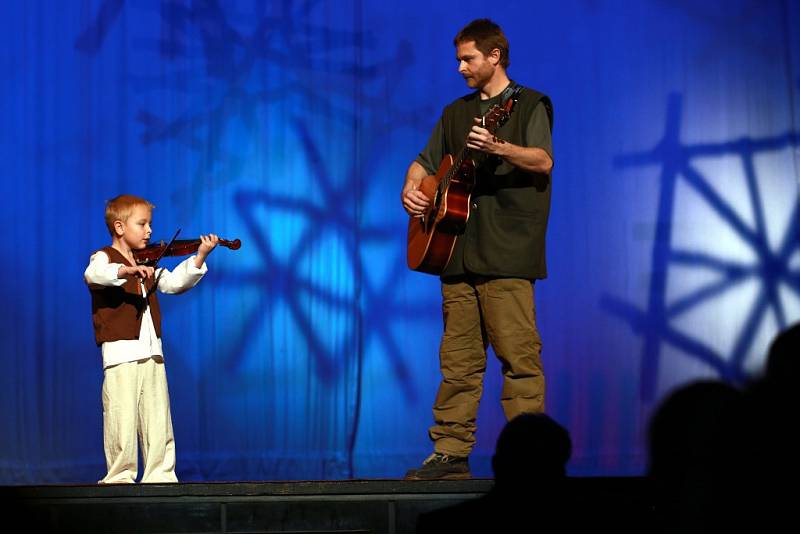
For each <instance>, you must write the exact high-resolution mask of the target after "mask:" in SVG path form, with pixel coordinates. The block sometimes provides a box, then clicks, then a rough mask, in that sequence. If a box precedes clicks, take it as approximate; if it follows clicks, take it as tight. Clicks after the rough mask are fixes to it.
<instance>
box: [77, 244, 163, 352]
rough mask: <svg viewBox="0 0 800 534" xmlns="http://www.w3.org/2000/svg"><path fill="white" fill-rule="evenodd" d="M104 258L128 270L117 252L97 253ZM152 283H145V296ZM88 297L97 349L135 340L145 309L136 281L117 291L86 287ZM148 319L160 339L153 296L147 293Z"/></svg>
mask: <svg viewBox="0 0 800 534" xmlns="http://www.w3.org/2000/svg"><path fill="white" fill-rule="evenodd" d="M100 251H102V252H105V253H106V254H107V255H108V259H109V262H110V263H122V264H123V265H128V266H130V265H131V263H130V262H129V261H128V260H127V259H125V256H123V255H122V254H121V253H120V252H119V251H118V250H117V249H115V248H113V247H105V248H103V249H100ZM152 287H153V279H152V278H150V279H149V280H147V281H146V282H145V288H146V290H147V291H148V292H150V291H151V290H152ZM89 292H90V293H91V294H92V322H93V323H94V339H95V342H96V343H97V346H98V347H99V346H100V345H101V344H103V343H105V342H107V341H119V340H121V339H139V332H140V331H141V328H142V315H143V314H144V310H145V308H146V307H147V302H145V300H144V297H143V296H142V293H141V288H140V286H139V279H138V278H130V279H128V280H127V281H126V282H125V284H123V285H122V286H118V287H109V286H89ZM148 300H149V301H150V315H151V316H152V317H153V324H154V325H155V328H156V335H157V336H158V337H159V338H160V337H161V309H160V308H159V306H158V297H157V295H156V292H155V291H153V292H152V293H150V297H149V299H148Z"/></svg>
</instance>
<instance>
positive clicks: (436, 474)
mask: <svg viewBox="0 0 800 534" xmlns="http://www.w3.org/2000/svg"><path fill="white" fill-rule="evenodd" d="M405 478H406V480H462V479H466V478H472V473H470V472H469V461H468V460H467V458H466V457H463V456H450V455H449V454H442V453H440V452H434V453H433V454H431V455H430V456H428V458H427V459H426V460H425V461H424V462H422V467H420V468H419V469H409V470H408V472H407V473H406V476H405Z"/></svg>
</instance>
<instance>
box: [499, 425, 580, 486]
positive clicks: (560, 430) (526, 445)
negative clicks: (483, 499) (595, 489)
mask: <svg viewBox="0 0 800 534" xmlns="http://www.w3.org/2000/svg"><path fill="white" fill-rule="evenodd" d="M571 454H572V442H571V440H570V438H569V433H568V432H567V431H566V429H564V427H562V426H561V425H559V424H558V423H557V422H555V421H554V420H553V419H552V418H550V417H549V416H547V415H545V414H543V413H525V414H521V415H518V416H517V417H515V418H514V419H512V420H511V421H509V422H508V424H506V426H505V427H504V428H503V430H502V432H500V436H499V438H498V439H497V447H496V449H495V454H494V456H493V457H492V468H493V469H494V476H495V483H496V484H497V485H498V487H500V486H504V485H518V484H525V483H527V484H530V482H531V481H537V484H536V485H537V486H541V485H540V484H539V482H542V481H546V480H555V479H560V478H563V477H565V476H566V464H567V462H568V461H569V458H570V455H571Z"/></svg>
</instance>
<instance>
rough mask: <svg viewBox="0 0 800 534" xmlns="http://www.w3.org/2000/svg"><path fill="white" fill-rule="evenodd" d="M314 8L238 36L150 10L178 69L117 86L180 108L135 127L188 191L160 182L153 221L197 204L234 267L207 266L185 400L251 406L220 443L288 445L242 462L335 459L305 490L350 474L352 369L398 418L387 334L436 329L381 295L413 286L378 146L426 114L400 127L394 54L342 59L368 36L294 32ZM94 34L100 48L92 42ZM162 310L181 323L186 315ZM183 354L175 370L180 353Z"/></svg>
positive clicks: (409, 391)
mask: <svg viewBox="0 0 800 534" xmlns="http://www.w3.org/2000/svg"><path fill="white" fill-rule="evenodd" d="M314 5H315V3H313V2H312V3H298V4H295V3H292V2H284V3H283V4H281V6H280V9H277V8H276V10H277V11H280V12H281V13H283V14H284V15H283V16H280V17H275V16H271V15H266V14H264V15H263V16H259V17H256V18H255V22H252V23H250V24H246V25H245V26H248V27H252V28H255V29H254V30H253V31H252V32H250V33H247V34H245V33H244V32H242V31H241V30H238V29H236V28H235V27H234V26H233V25H232V24H230V23H229V19H231V18H232V17H233V16H232V15H230V13H226V12H225V11H224V10H223V9H222V8H221V4H220V3H218V2H215V1H210V0H206V1H199V2H191V3H187V2H178V1H165V2H162V3H161V4H160V10H159V12H158V17H159V20H160V21H161V26H162V27H161V32H160V35H161V37H160V40H159V46H158V47H157V48H158V54H159V58H160V59H161V61H163V62H164V63H167V64H169V63H171V62H175V63H176V64H179V65H182V66H183V68H185V70H180V68H175V69H172V70H168V71H167V73H168V81H169V83H167V84H164V80H163V78H162V79H161V80H156V79H152V78H148V77H144V76H139V77H136V78H132V79H131V81H130V83H131V84H132V86H133V88H134V89H135V90H136V91H137V94H138V92H141V93H142V94H145V95H147V94H151V93H152V92H153V91H154V90H155V91H161V92H164V93H165V94H167V95H171V98H175V97H176V95H177V98H178V100H179V101H181V102H183V103H184V105H183V106H182V108H183V109H185V111H182V112H180V113H178V114H177V116H166V117H160V116H159V114H158V113H156V112H153V111H148V110H146V109H145V108H141V109H140V111H139V113H138V120H139V122H140V123H141V124H142V125H143V126H144V128H143V130H142V132H141V141H142V144H143V145H144V146H145V147H153V148H158V147H159V146H166V147H170V149H169V150H168V152H169V153H170V154H171V155H172V156H174V157H176V158H179V159H185V160H189V161H191V162H192V163H190V165H192V166H193V168H194V172H193V175H192V176H191V177H190V179H188V180H184V179H182V178H181V177H180V176H172V175H170V176H169V177H168V179H167V180H166V181H165V182H164V185H165V186H168V187H170V188H171V189H172V191H173V193H172V198H173V200H174V203H173V205H172V206H171V207H170V209H172V210H181V211H182V212H184V213H185V216H184V215H181V216H178V217H176V218H177V219H179V220H186V219H188V218H189V217H190V215H189V214H194V213H196V212H197V210H198V205H200V207H201V208H204V209H206V210H207V213H208V215H209V216H210V217H211V218H216V219H217V220H219V219H225V220H226V221H227V222H226V224H225V225H224V226H225V228H226V232H230V231H235V232H238V231H242V232H243V234H242V235H241V237H242V240H243V242H244V244H243V247H242V249H241V250H240V251H238V252H237V253H236V258H237V260H236V261H237V262H238V261H241V263H240V264H238V265H236V266H235V267H232V265H233V264H231V263H228V262H226V263H224V264H223V266H222V267H220V266H215V268H212V269H211V271H210V272H209V275H208V277H207V278H208V280H207V282H205V283H203V284H202V285H201V287H200V288H198V290H197V291H199V292H201V293H202V294H203V295H204V297H203V300H204V301H206V300H208V299H210V300H211V304H213V307H214V308H215V312H214V314H213V315H214V316H215V317H217V318H224V320H223V321H219V320H217V322H216V323H214V324H210V325H207V326H206V328H207V329H209V328H210V329H212V330H211V331H208V338H209V339H210V342H209V343H206V344H200V343H198V342H196V341H194V340H186V342H185V343H186V344H187V345H188V346H194V345H197V346H198V351H196V355H195V356H193V358H194V359H195V360H196V362H194V364H192V366H191V368H192V369H191V370H192V371H194V372H197V373H199V375H200V376H198V380H199V383H200V386H199V388H200V389H201V390H203V391H206V392H209V391H213V392H214V394H215V395H216V396H217V397H218V398H219V400H218V401H217V402H216V403H213V404H212V403H206V399H205V398H200V399H199V401H200V402H201V403H203V405H204V408H202V409H201V411H203V412H205V413H214V414H215V416H216V414H217V410H219V413H236V412H237V411H241V410H242V409H243V408H244V409H246V410H247V409H250V408H249V405H248V403H253V402H254V403H256V404H257V405H258V406H255V405H254V406H253V410H254V411H256V412H257V414H258V417H260V418H271V420H269V421H267V420H266V419H263V420H262V419H257V423H256V421H254V420H252V419H244V418H236V417H233V418H228V419H229V420H230V421H228V423H230V424H232V425H233V426H232V427H231V430H232V431H234V432H235V431H238V430H241V429H239V427H237V426H236V425H239V424H247V425H250V426H251V427H252V426H258V425H264V426H267V425H268V428H273V429H284V430H282V431H281V432H283V433H291V434H292V435H291V436H288V437H287V436H279V437H275V436H271V435H262V434H264V432H261V431H253V432H252V435H254V436H255V437H254V438H252V440H251V441H253V442H254V443H257V444H256V445H255V446H254V447H255V448H256V449H259V448H261V449H264V450H277V451H278V452H276V453H275V455H276V456H279V455H280V454H281V450H292V449H293V448H294V449H295V450H296V449H298V448H300V449H309V448H311V447H309V443H311V444H312V446H314V447H319V449H322V450H325V451H330V450H338V451H339V452H340V453H344V455H345V456H346V458H344V461H346V462H347V465H346V466H344V467H342V466H341V465H339V466H333V467H332V468H331V470H330V471H328V472H324V473H322V475H320V474H319V473H318V472H313V471H311V472H309V474H308V475H307V476H322V477H323V478H327V477H329V476H337V477H338V476H342V475H345V476H352V474H353V465H352V462H353V459H352V454H353V449H354V447H355V440H356V436H357V433H358V429H359V417H360V415H359V414H360V403H361V395H362V387H363V381H362V376H361V372H362V369H363V366H364V363H365V360H372V361H374V360H375V359H382V360H383V361H384V362H385V364H386V365H385V368H386V370H387V373H386V377H385V380H386V384H387V385H389V384H391V385H392V387H393V388H396V389H397V390H398V391H399V392H400V395H402V398H404V399H405V400H406V401H413V400H414V399H415V398H416V396H417V392H416V390H415V386H414V384H415V381H414V380H412V379H411V376H410V371H409V369H408V366H407V364H406V360H405V359H404V357H405V356H407V355H406V354H405V353H404V350H403V348H402V347H403V344H404V342H405V341H406V340H405V339H403V337H402V333H401V332H399V331H398V325H405V324H407V323H408V322H409V321H410V322H414V321H419V320H430V319H431V318H433V319H434V321H433V323H434V324H436V323H437V321H436V319H435V316H437V313H438V310H437V307H436V305H435V304H434V302H435V301H436V294H435V293H430V294H426V295H425V296H424V298H422V299H415V300H413V304H412V303H411V302H412V301H410V300H409V299H408V298H407V297H408V296H407V295H403V293H402V291H398V287H402V286H403V280H405V279H407V278H408V277H409V276H413V273H410V272H409V271H408V270H407V269H406V267H405V261H404V258H403V254H404V248H403V245H404V236H405V224H406V219H405V216H404V215H403V213H402V210H401V208H400V205H399V202H398V201H397V200H396V199H397V191H398V190H399V188H400V186H401V179H402V176H400V175H399V174H400V173H402V170H404V168H403V169H400V170H399V171H398V170H397V169H394V171H393V172H392V176H391V179H392V182H391V183H387V182H386V181H385V180H382V179H381V173H380V171H381V170H382V169H381V168H382V167H383V166H384V165H385V159H384V157H386V156H388V155H390V152H389V151H387V150H386V148H387V142H388V141H387V140H388V139H390V138H391V137H392V132H396V131H398V130H400V129H404V128H409V127H411V128H419V127H420V125H424V126H425V127H429V126H430V123H431V122H432V120H433V118H435V115H434V112H433V110H432V109H431V108H430V107H429V106H428V105H423V106H419V105H416V106H414V107H413V109H410V110H408V111H403V106H402V104H399V103H398V101H399V100H400V99H399V98H397V97H396V95H395V90H394V85H393V84H391V83H388V80H389V73H390V72H391V73H392V75H393V76H397V75H402V69H403V68H411V67H412V62H409V61H408V59H409V58H410V57H411V54H410V53H409V50H408V45H407V44H405V43H400V44H399V45H398V48H397V52H396V54H397V55H402V56H403V57H404V58H405V60H404V62H403V63H402V65H401V66H398V65H397V62H396V61H395V58H392V57H389V58H387V59H385V60H383V61H378V62H373V63H366V62H364V61H363V60H358V61H357V60H355V59H352V60H348V59H347V58H354V57H356V56H357V55H361V54H363V53H364V52H363V50H365V49H366V48H367V45H368V44H369V43H370V42H371V38H370V36H369V35H367V34H365V33H362V32H358V31H350V32H347V31H338V30H333V29H330V28H327V27H323V26H316V25H314V24H313V23H308V22H303V23H302V24H301V23H299V21H306V20H307V18H308V17H307V15H309V10H311V9H312V7H313V6H314ZM111 7H113V8H114V9H111ZM121 8H122V4H121V3H115V4H113V5H111V6H108V5H104V6H103V7H102V8H101V13H100V14H99V15H98V24H101V21H107V22H108V21H113V20H115V18H114V17H111V16H110V15H109V14H108V13H115V14H116V15H115V17H116V16H118V15H119V11H120V9H121ZM140 9H141V8H140ZM103 13H107V14H106V15H104V14H103ZM91 31H95V30H91ZM90 33H91V32H90ZM100 33H102V35H103V36H104V39H105V38H106V37H105V36H107V34H108V29H107V28H105V29H104V30H103V31H102V32H100ZM140 41H141V40H140ZM102 42H103V40H102V39H101V40H100V41H99V43H100V44H102ZM76 46H77V45H76ZM353 49H355V50H356V53H354V52H353ZM79 50H83V51H84V53H87V54H89V53H95V52H96V51H97V48H91V47H89V48H86V49H81V48H79ZM289 50H291V51H292V53H291V54H288V53H287V51H289ZM359 50H361V52H358V51H359ZM199 65H202V66H203V67H204V68H203V69H202V72H200V71H199V69H198V66H199ZM154 88H155V89H154ZM369 93H373V94H372V95H371V94H369ZM374 95H378V96H374ZM404 101H405V100H402V101H401V102H404ZM387 107H391V109H392V113H387ZM389 117H391V122H390V120H389ZM425 133H427V132H422V133H421V135H424V134H425ZM186 156H189V157H188V158H187V157H186ZM170 166H171V163H165V172H166V171H168V169H169V168H170ZM387 191H391V194H386V192H387ZM387 199H390V200H391V201H392V202H393V204H389V205H388V206H387V203H388V201H387ZM215 206H217V207H215ZM224 206H227V209H221V207H224ZM370 206H371V207H370ZM370 211H372V213H368V212H370ZM393 213H394V214H395V215H392V214H393ZM237 235H238V234H237ZM226 237H232V235H230V234H228V235H227V236H226ZM215 261H216V258H215ZM211 288H213V295H209V294H208V292H209V291H211V290H212V289H211ZM218 295H224V297H218ZM172 305H173V306H175V307H177V308H178V309H180V310H183V311H187V308H186V307H188V306H193V307H196V306H195V305H193V304H191V303H190V302H189V300H187V299H178V300H177V301H176V303H175V304H172ZM192 309H194V308H192ZM190 313H191V312H190ZM178 315H180V314H178ZM209 315H211V314H209ZM199 320H200V322H203V323H204V324H205V321H207V318H200V319H199ZM186 349H187V347H183V350H182V351H180V353H186V352H189V353H192V352H193V351H191V350H189V351H187V350H186ZM168 350H170V347H168ZM222 377H224V379H221V378H222ZM281 380H284V382H281ZM226 384H227V385H226ZM226 388H239V391H238V392H237V391H228V389H226ZM309 388H311V389H312V390H313V391H309ZM243 389H247V390H250V391H251V392H252V391H256V392H258V391H263V394H262V396H261V397H259V398H258V399H257V400H252V398H253V397H255V396H257V395H258V394H257V393H256V394H253V393H247V394H244V393H243V392H242V390H243ZM237 394H241V395H242V397H241V398H238V397H236V395H237ZM247 395H250V397H247ZM303 395H305V397H302V396H303ZM294 396H301V397H302V400H301V401H300V402H296V401H292V400H291V399H292V398H293V397H294ZM201 397H202V396H201ZM214 404H217V406H214ZM334 405H341V406H343V408H337V409H336V410H334V409H333V408H331V406H334ZM212 419H213V420H215V424H217V423H218V422H216V418H215V417H214V418H212ZM303 421H306V422H308V421H312V422H313V425H312V426H315V425H316V426H320V425H322V426H321V427H320V428H322V427H325V428H324V429H322V430H320V429H311V430H307V432H308V436H307V439H306V441H305V442H303V441H302V440H303V439H304V438H303V437H302V436H300V434H302V433H303V431H301V430H300V429H299V428H298V426H299V425H305V426H308V425H309V424H311V423H303ZM320 421H322V422H323V423H319V422H320ZM254 423H256V424H255V425H254ZM202 424H204V423H201V425H202ZM251 430H252V428H251ZM273 434H278V432H273ZM214 439H216V438H214ZM294 440H297V441H294ZM212 441H213V440H212ZM208 448H209V449H212V450H215V447H214V445H213V444H211V445H210V446H209V447H208ZM223 449H224V447H223ZM273 475H274V473H273Z"/></svg>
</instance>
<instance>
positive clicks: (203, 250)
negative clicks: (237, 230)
mask: <svg viewBox="0 0 800 534" xmlns="http://www.w3.org/2000/svg"><path fill="white" fill-rule="evenodd" d="M217 243H219V237H218V236H217V235H216V234H208V235H201V236H200V246H199V247H198V248H197V256H195V257H194V266H195V267H197V268H198V269H199V268H200V267H202V266H203V263H205V261H206V257H207V256H208V255H209V254H211V251H212V250H214V248H216V246H217Z"/></svg>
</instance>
